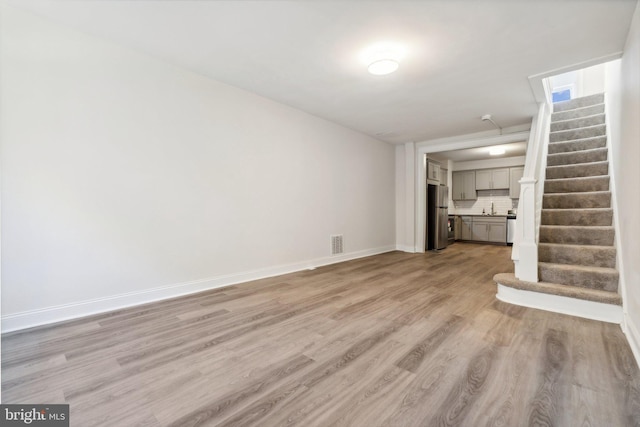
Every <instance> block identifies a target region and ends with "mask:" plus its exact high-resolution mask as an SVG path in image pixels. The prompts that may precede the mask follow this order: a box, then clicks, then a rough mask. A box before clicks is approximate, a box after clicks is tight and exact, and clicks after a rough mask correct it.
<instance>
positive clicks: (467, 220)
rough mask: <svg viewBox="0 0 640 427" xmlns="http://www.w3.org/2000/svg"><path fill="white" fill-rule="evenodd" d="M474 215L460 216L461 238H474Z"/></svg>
mask: <svg viewBox="0 0 640 427" xmlns="http://www.w3.org/2000/svg"><path fill="white" fill-rule="evenodd" d="M472 227H473V217H471V216H461V217H460V227H459V228H460V239H462V240H473V231H472Z"/></svg>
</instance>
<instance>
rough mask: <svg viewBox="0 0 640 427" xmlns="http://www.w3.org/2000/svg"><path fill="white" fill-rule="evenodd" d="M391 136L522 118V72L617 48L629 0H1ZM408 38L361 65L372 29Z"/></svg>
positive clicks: (526, 108) (375, 37)
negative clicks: (383, 58)
mask: <svg viewBox="0 0 640 427" xmlns="http://www.w3.org/2000/svg"><path fill="white" fill-rule="evenodd" d="M9 3H10V4H12V5H15V6H16V7H20V8H22V9H28V10H31V11H33V12H35V13H37V14H39V15H43V16H46V17H49V18H50V19H52V20H54V21H58V22H61V23H63V24H67V25H69V26H71V27H74V28H77V29H79V30H81V31H84V32H86V33H90V34H94V35H97V36H99V37H104V38H107V39H111V40H113V41H115V42H117V43H119V44H122V45H125V46H128V47H131V48H133V49H136V50H138V51H142V52H145V53H148V54H150V55H153V56H155V57H157V58H160V59H162V60H165V61H167V62H171V63H174V64H177V65H179V66H182V67H184V68H187V69H190V70H193V71H195V72H197V73H200V74H203V75H205V76H209V77H211V78H214V79H216V80H219V81H222V82H225V83H227V84H230V85H233V86H237V87H239V88H243V89H246V90H249V91H252V92H255V93H257V94H260V95H262V96H265V97H267V98H271V99H273V100H275V101H278V102H281V103H284V104H287V105H290V106H293V107H296V108H299V109H301V110H304V111H307V112H309V113H311V114H315V115H317V116H320V117H323V118H325V119H328V120H331V121H333V122H336V123H340V124H342V125H344V126H347V127H349V128H352V129H356V130H358V131H361V132H363V133H366V134H369V135H371V136H374V137H377V138H378V139H381V140H385V141H388V142H392V143H402V142H408V141H416V142H417V141H423V140H427V139H433V138H440V137H446V136H452V135H461V134H467V133H473V132H480V131H487V130H492V129H494V127H493V125H492V124H491V123H489V122H483V121H481V120H480V116H482V115H483V114H491V115H492V117H493V118H494V120H495V121H496V122H497V123H499V124H500V126H501V127H503V128H504V127H509V126H514V125H521V124H525V123H529V122H530V120H531V117H532V115H533V114H534V113H535V111H536V106H535V101H534V98H533V95H532V92H531V89H530V86H529V83H528V79H527V78H528V76H531V75H534V74H539V73H543V72H547V71H550V70H553V69H557V68H560V67H565V66H568V65H571V64H576V63H580V62H583V61H587V60H591V59H593V58H597V57H601V56H605V55H609V54H612V53H615V52H619V51H622V49H623V47H624V41H625V39H626V35H627V32H628V29H629V25H630V20H631V17H632V14H633V10H634V8H635V6H636V3H637V1H636V0H567V1H558V0H511V1H507V0H476V1H473V0H425V1H407V2H403V1H373V2H369V1H322V0H315V1H311V0H309V1H125V0H119V1H73V0H72V1H69V0H9ZM384 40H386V41H392V42H396V43H402V44H404V45H405V46H406V49H407V53H406V57H405V58H404V60H403V61H402V62H401V65H400V69H399V70H398V71H397V72H396V73H394V74H391V75H387V76H373V75H370V74H368V73H367V71H366V64H363V63H362V60H361V59H360V57H359V56H360V53H361V52H362V50H363V49H364V48H366V47H367V46H368V45H370V44H371V43H374V42H377V41H384Z"/></svg>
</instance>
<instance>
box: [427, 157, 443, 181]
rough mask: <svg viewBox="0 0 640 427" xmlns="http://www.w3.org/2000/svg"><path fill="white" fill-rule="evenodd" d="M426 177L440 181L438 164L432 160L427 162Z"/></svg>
mask: <svg viewBox="0 0 640 427" xmlns="http://www.w3.org/2000/svg"><path fill="white" fill-rule="evenodd" d="M427 179H428V180H431V181H438V182H439V181H440V165H439V164H438V163H436V162H434V161H432V160H429V161H428V162H427Z"/></svg>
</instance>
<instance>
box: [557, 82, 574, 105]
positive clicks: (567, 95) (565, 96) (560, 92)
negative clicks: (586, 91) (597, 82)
mask: <svg viewBox="0 0 640 427" xmlns="http://www.w3.org/2000/svg"><path fill="white" fill-rule="evenodd" d="M575 88H576V87H575V84H573V83H572V84H568V85H562V86H554V88H553V89H552V90H551V99H552V101H553V102H554V103H556V102H562V101H568V100H570V99H573V98H575V97H576V96H575Z"/></svg>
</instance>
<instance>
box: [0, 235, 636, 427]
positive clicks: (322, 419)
mask: <svg viewBox="0 0 640 427" xmlns="http://www.w3.org/2000/svg"><path fill="white" fill-rule="evenodd" d="M512 268H513V267H512V263H511V260H510V248H507V247H500V246H484V245H475V244H464V243H456V244H454V245H452V246H450V247H449V248H447V249H446V250H444V251H442V252H440V253H427V254H405V253H400V252H393V253H388V254H383V255H379V256H374V257H369V258H364V259H361V260H356V261H351V262H346V263H342V264H339V265H333V266H327V267H323V268H318V269H317V270H315V271H305V272H300V273H295V274H290V275H286V276H280V277H277V278H271V279H266V280H260V281H256V282H251V283H246V284H241V285H236V286H231V287H228V288H224V289H219V290H215V291H211V292H206V293H201V294H198V295H193V296H189V297H185V298H180V299H175V300H171V301H166V302H161V303H155V304H150V305H146V306H142V307H137V308H133V309H127V310H121V311H118V312H113V313H109V314H105V315H101V316H96V317H92V318H87V319H82V320H79V321H74V322H69V323H65V324H60V325H56V326H51V327H45V328H39V329H34V330H30V331H26V332H23V333H14V334H10V335H5V336H3V337H2V340H3V341H2V397H3V400H4V402H3V403H65V402H66V403H69V404H70V405H71V425H73V426H95V425H105V426H136V425H145V426H196V425H215V426H234V427H235V426H245V425H255V426H283V425H297V426H367V427H368V426H403V427H404V426H454V425H461V426H474V427H475V426H509V427H511V426H534V425H535V426H627V425H640V372H639V371H638V368H637V366H636V365H635V362H634V360H633V357H632V354H631V351H630V348H629V346H628V344H627V342H626V340H625V338H624V336H623V334H622V332H621V330H620V327H619V326H617V325H612V324H606V323H600V322H595V321H589V320H583V319H578V318H572V317H569V316H563V315H558V314H552V313H546V312H542V311H537V310H533V309H527V308H522V307H516V306H510V305H507V304H505V303H502V302H499V301H497V300H496V299H495V291H496V286H495V284H494V283H493V282H492V280H491V279H492V276H493V275H494V274H495V273H498V272H508V271H511V269H512Z"/></svg>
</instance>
